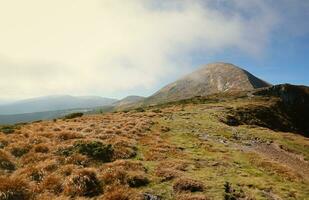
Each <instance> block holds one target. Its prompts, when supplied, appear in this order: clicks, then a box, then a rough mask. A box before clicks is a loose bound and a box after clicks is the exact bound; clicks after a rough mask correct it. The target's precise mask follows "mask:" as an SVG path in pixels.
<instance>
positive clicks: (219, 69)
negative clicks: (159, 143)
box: [148, 62, 270, 103]
mask: <svg viewBox="0 0 309 200" xmlns="http://www.w3.org/2000/svg"><path fill="white" fill-rule="evenodd" d="M267 86H270V84H269V83H267V82H265V81H263V80H261V79H259V78H257V77H255V76H254V75H252V74H250V73H249V72H247V71H246V70H244V69H241V68H240V67H237V66H235V65H233V64H230V63H221V62H219V63H212V64H208V65H205V66H203V67H202V68H200V69H198V70H196V71H194V72H193V73H191V74H188V75H186V76H184V77H183V78H181V79H179V80H177V81H175V82H173V83H171V84H168V85H167V86H165V87H163V88H162V89H161V90H159V91H158V92H156V93H155V94H154V95H152V96H150V97H149V98H148V101H149V102H150V103H157V102H167V101H173V100H179V99H187V98H191V97H194V96H205V95H209V94H214V93H219V92H228V91H244V90H251V89H255V88H261V87H267Z"/></svg>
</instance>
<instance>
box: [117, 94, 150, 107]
mask: <svg viewBox="0 0 309 200" xmlns="http://www.w3.org/2000/svg"><path fill="white" fill-rule="evenodd" d="M144 99H145V97H142V96H134V95H132V96H127V97H125V98H123V99H121V100H119V101H116V102H115V103H113V105H115V106H120V107H121V106H126V105H129V104H133V103H136V102H138V101H142V100H144Z"/></svg>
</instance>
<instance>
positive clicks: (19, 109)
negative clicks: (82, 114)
mask: <svg viewBox="0 0 309 200" xmlns="http://www.w3.org/2000/svg"><path fill="white" fill-rule="evenodd" d="M115 101H116V99H111V98H103V97H97V96H80V97H74V96H69V95H59V96H45V97H39V98H32V99H26V100H22V101H17V102H15V103H11V104H6V105H1V106H0V114H1V115H11V114H23V113H34V112H45V111H56V110H66V109H76V108H92V107H98V106H105V105H110V104H112V103H114V102H115Z"/></svg>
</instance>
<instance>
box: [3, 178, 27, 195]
mask: <svg viewBox="0 0 309 200" xmlns="http://www.w3.org/2000/svg"><path fill="white" fill-rule="evenodd" d="M31 196H32V193H31V190H30V189H29V186H28V183H27V182H25V181H24V180H22V179H20V178H7V177H0V199H1V200H28V199H30V198H31Z"/></svg>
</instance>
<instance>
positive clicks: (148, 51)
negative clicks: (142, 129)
mask: <svg viewBox="0 0 309 200" xmlns="http://www.w3.org/2000/svg"><path fill="white" fill-rule="evenodd" d="M205 2H206V3H205ZM210 2H211V1H200V0H196V1H194V0H190V1H189V0H183V1H175V0H170V1H156V0H88V1H84V0H53V1H50V0H27V1H20V0H10V1H6V0H0V44H1V45H0V75H1V79H0V88H1V90H2V91H1V96H2V97H11V98H20V97H29V96H38V95H47V94H59V93H68V94H80V95H82V94H107V93H108V94H112V93H113V92H114V91H125V90H128V89H132V88H135V87H146V88H152V86H153V85H154V84H156V83H158V82H159V81H160V79H161V78H164V77H165V76H169V75H172V74H175V73H177V71H179V70H181V66H182V63H183V62H185V60H184V59H182V58H181V57H179V56H180V55H185V54H186V53H187V52H190V51H192V50H194V49H197V48H200V49H203V51H204V52H209V53H215V52H220V51H222V50H224V49H225V48H236V49H238V50H241V51H243V52H247V53H249V54H251V55H258V54H259V53H260V52H261V51H262V50H263V47H264V46H265V45H266V44H267V41H268V39H269V34H270V32H271V31H272V28H273V26H274V24H275V23H276V22H277V16H276V13H273V12H271V11H270V10H269V9H271V8H269V7H267V6H266V4H264V3H257V2H262V1H252V2H255V3H254V4H248V3H246V2H247V1H244V0H233V1H232V2H233V8H232V10H230V11H231V12H225V11H226V10H224V9H222V10H220V9H218V7H217V8H216V7H213V5H211V4H210ZM216 2H218V3H220V2H221V1H220V0H217V1H216ZM250 2H251V1H250ZM219 8H220V6H219ZM246 9H251V10H252V11H254V12H255V15H252V16H250V17H249V18H247V17H246V15H243V13H242V11H244V10H246ZM177 57H178V58H177ZM175 58H177V59H175ZM179 67H180V68H179Z"/></svg>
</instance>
